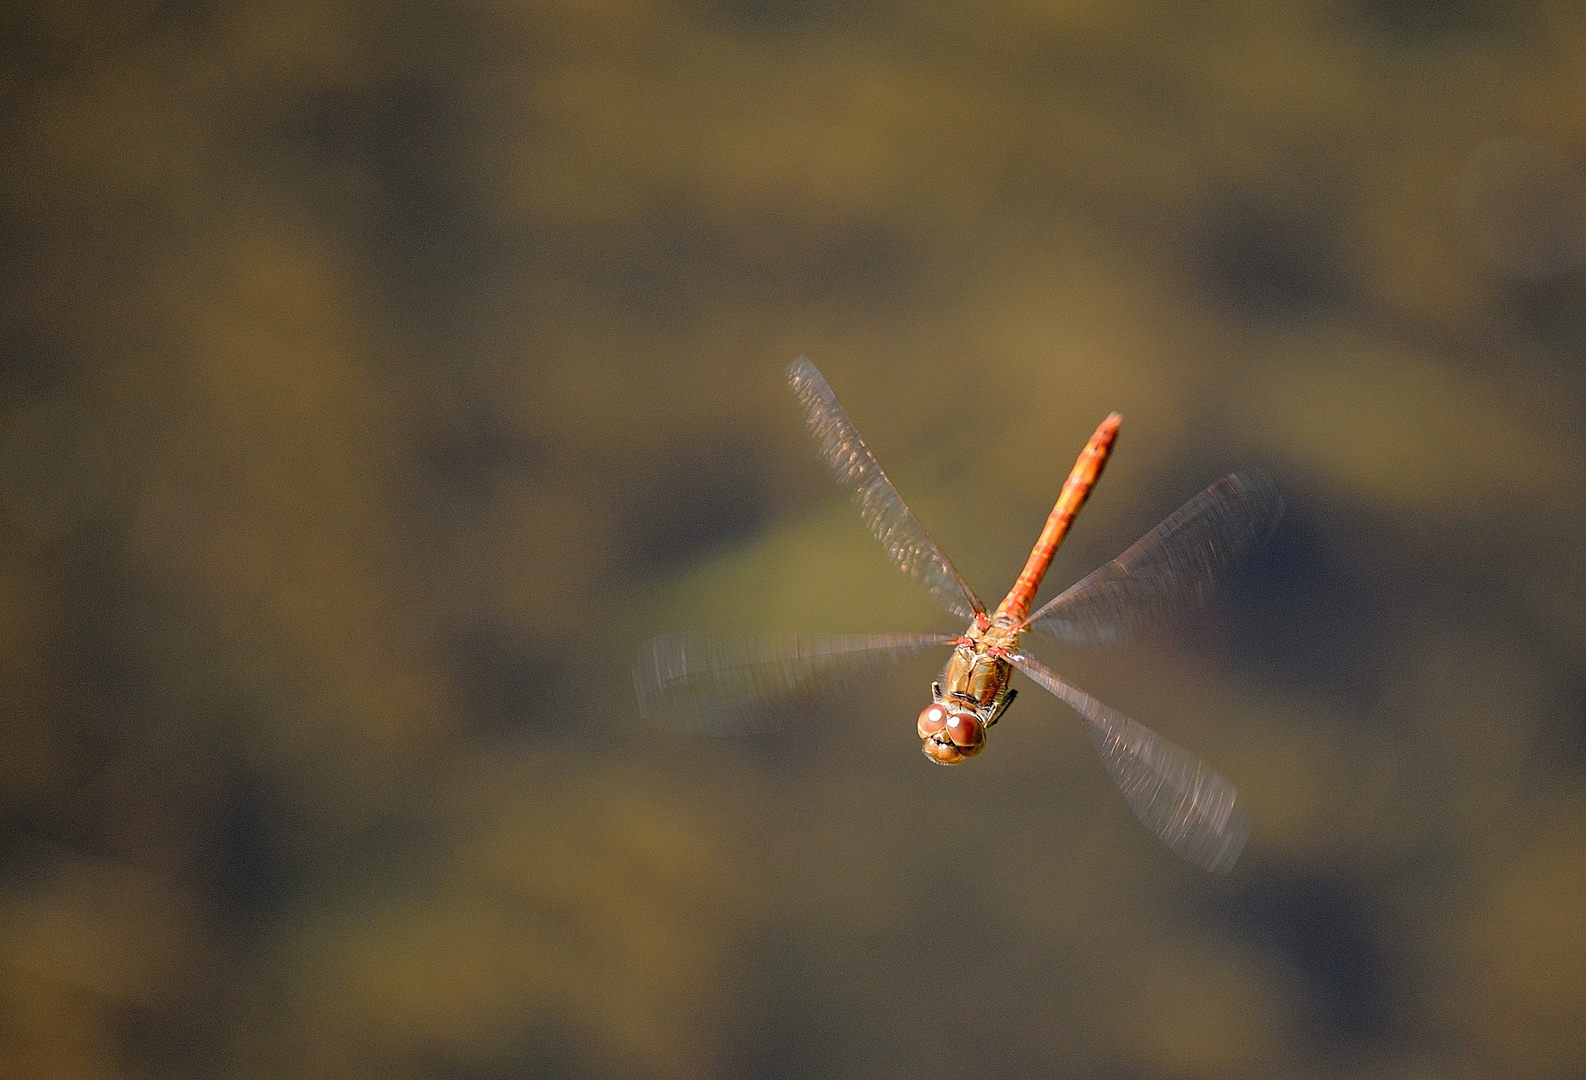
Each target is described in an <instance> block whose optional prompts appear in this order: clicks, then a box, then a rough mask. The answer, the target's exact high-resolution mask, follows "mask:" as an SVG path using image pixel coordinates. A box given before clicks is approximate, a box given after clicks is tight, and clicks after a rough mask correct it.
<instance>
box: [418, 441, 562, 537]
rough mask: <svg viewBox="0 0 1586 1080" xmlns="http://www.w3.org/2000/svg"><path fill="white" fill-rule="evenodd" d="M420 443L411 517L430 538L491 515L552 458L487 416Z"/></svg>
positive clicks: (537, 444)
mask: <svg viewBox="0 0 1586 1080" xmlns="http://www.w3.org/2000/svg"><path fill="white" fill-rule="evenodd" d="M416 443H417V445H416V448H415V457H416V459H417V460H416V462H415V464H416V466H417V468H416V469H415V470H414V473H413V474H412V482H411V486H410V487H409V489H408V503H407V505H408V512H409V514H410V516H411V518H412V520H413V522H414V524H415V525H416V526H417V527H418V528H419V529H420V530H421V531H423V532H425V533H431V534H441V535H444V534H446V533H448V532H449V531H450V529H451V527H452V526H453V525H455V524H456V523H457V522H458V521H460V520H467V519H470V518H473V517H476V516H477V515H479V514H481V513H483V512H486V511H488V510H490V509H491V508H492V507H493V506H494V505H495V504H496V501H497V500H498V499H499V498H500V497H501V494H502V491H503V490H504V489H505V488H506V487H507V486H508V485H509V484H511V483H512V482H513V481H514V480H525V479H528V478H531V477H533V476H534V475H536V474H537V473H538V472H539V470H540V468H541V467H542V466H543V465H544V464H545V461H546V458H547V455H546V452H545V448H544V447H543V446H542V445H541V444H540V443H538V442H536V441H535V440H533V439H531V438H529V437H528V436H526V435H524V434H523V433H522V432H520V431H517V430H516V429H514V428H512V427H509V426H507V425H505V424H503V423H501V422H499V421H497V420H496V419H494V418H492V417H489V416H487V415H484V414H482V413H473V414H470V415H469V416H467V417H466V418H464V419H463V420H461V421H459V422H457V423H455V424H450V425H447V426H443V427H438V428H433V429H430V430H428V431H425V432H422V433H420V434H419V435H418V436H417V437H416Z"/></svg>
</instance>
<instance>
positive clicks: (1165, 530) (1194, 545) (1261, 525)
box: [1025, 473, 1283, 645]
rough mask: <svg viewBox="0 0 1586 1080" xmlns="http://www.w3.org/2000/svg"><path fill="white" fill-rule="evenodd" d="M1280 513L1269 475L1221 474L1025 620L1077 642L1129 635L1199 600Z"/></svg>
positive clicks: (1093, 642) (1268, 529) (1263, 535)
mask: <svg viewBox="0 0 1586 1080" xmlns="http://www.w3.org/2000/svg"><path fill="white" fill-rule="evenodd" d="M1282 515H1283V499H1282V498H1281V497H1280V496H1279V495H1278V492H1277V488H1276V487H1274V486H1273V484H1272V480H1271V479H1270V478H1269V477H1267V476H1266V475H1264V474H1262V473H1233V474H1231V475H1229V476H1225V477H1223V478H1222V479H1221V480H1219V481H1217V482H1216V483H1215V484H1213V485H1212V486H1211V487H1209V488H1207V489H1206V490H1205V491H1203V492H1201V493H1200V494H1199V495H1197V496H1195V497H1194V498H1193V499H1191V500H1190V501H1189V502H1187V503H1185V504H1184V505H1183V506H1181V507H1179V508H1178V510H1177V511H1175V512H1174V513H1173V515H1172V516H1171V517H1169V518H1168V519H1167V520H1166V521H1164V522H1162V524H1160V525H1158V526H1157V527H1156V528H1154V529H1152V530H1151V531H1150V532H1148V533H1146V534H1145V536H1143V537H1141V538H1140V540H1139V541H1138V542H1137V543H1135V545H1134V546H1133V547H1131V548H1130V549H1129V550H1128V551H1125V552H1124V553H1123V554H1122V555H1119V556H1118V557H1117V558H1116V559H1114V560H1113V561H1112V562H1110V563H1108V564H1107V565H1106V566H1103V567H1102V568H1101V569H1099V570H1097V571H1096V572H1095V573H1093V574H1091V575H1090V576H1089V577H1087V578H1085V579H1084V580H1082V581H1080V582H1078V583H1076V584H1075V585H1073V586H1072V587H1071V588H1069V589H1068V590H1067V591H1066V592H1064V593H1062V594H1061V595H1059V596H1057V597H1055V598H1054V599H1053V600H1052V601H1051V602H1050V603H1048V604H1046V605H1045V606H1044V607H1042V608H1041V609H1040V610H1038V611H1037V612H1036V613H1035V614H1034V615H1031V616H1030V617H1029V619H1027V620H1026V622H1025V625H1027V626H1030V627H1033V628H1034V629H1036V630H1042V631H1045V632H1046V633H1048V634H1051V635H1052V636H1053V637H1056V638H1058V639H1060V640H1062V641H1066V642H1069V643H1071V644H1076V645H1096V644H1104V643H1106V642H1111V641H1117V640H1119V639H1122V638H1126V637H1129V636H1130V635H1132V634H1133V633H1134V632H1135V631H1136V630H1137V629H1139V628H1140V627H1142V626H1146V625H1151V624H1155V623H1159V622H1162V621H1165V620H1167V619H1169V618H1171V617H1172V616H1173V615H1176V614H1178V613H1179V612H1181V611H1183V610H1185V609H1188V608H1191V607H1194V606H1196V605H1197V604H1199V603H1201V602H1202V601H1203V600H1205V598H1206V595H1207V594H1208V593H1209V592H1210V591H1211V590H1212V588H1213V587H1214V586H1215V585H1216V584H1217V583H1218V582H1219V581H1220V580H1221V579H1222V578H1223V577H1224V576H1226V575H1227V574H1228V573H1229V572H1230V571H1231V570H1233V569H1234V568H1235V567H1236V566H1238V565H1239V563H1240V562H1242V561H1243V560H1244V558H1245V556H1246V555H1248V554H1249V553H1250V551H1251V550H1253V549H1254V548H1255V547H1256V545H1258V544H1259V543H1261V541H1263V540H1265V539H1266V538H1267V537H1268V536H1270V535H1271V534H1272V530H1273V528H1274V527H1275V526H1276V525H1277V523H1278V518H1280V517H1281V516H1282Z"/></svg>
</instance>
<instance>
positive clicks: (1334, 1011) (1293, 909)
mask: <svg viewBox="0 0 1586 1080" xmlns="http://www.w3.org/2000/svg"><path fill="white" fill-rule="evenodd" d="M1228 917H1229V922H1230V929H1231V930H1232V931H1233V932H1234V933H1235V934H1238V935H1240V936H1243V937H1245V938H1248V939H1250V940H1252V941H1254V942H1257V943H1258V944H1260V945H1263V946H1265V947H1266V948H1269V949H1271V950H1273V951H1274V952H1276V953H1278V954H1279V955H1281V956H1282V957H1283V958H1284V959H1285V960H1287V961H1288V962H1289V963H1290V964H1291V965H1293V967H1294V968H1295V970H1296V971H1298V973H1299V974H1300V976H1301V977H1302V979H1303V981H1304V986H1305V992H1306V998H1307V1003H1308V1006H1309V1008H1308V1009H1307V1010H1306V1013H1305V1016H1306V1018H1307V1019H1308V1021H1309V1023H1308V1025H1307V1026H1308V1027H1309V1028H1310V1030H1311V1034H1312V1036H1313V1037H1314V1038H1316V1039H1317V1040H1319V1041H1320V1042H1322V1043H1325V1044H1329V1045H1332V1046H1335V1047H1338V1048H1350V1047H1359V1046H1364V1045H1369V1044H1372V1043H1377V1042H1380V1041H1381V1040H1382V1039H1383V1038H1385V1037H1386V1036H1388V1035H1389V1034H1390V1033H1391V1032H1392V1030H1393V1027H1394V1024H1395V1021H1396V1016H1397V1002H1396V1001H1395V1000H1394V993H1393V987H1392V982H1391V979H1390V972H1391V970H1392V960H1391V957H1390V956H1389V953H1388V947H1387V941H1388V939H1389V934H1388V932H1387V931H1386V930H1385V929H1384V928H1383V927H1382V926H1380V925H1379V924H1378V922H1377V919H1376V916H1375V914H1374V912H1373V911H1372V904H1371V902H1370V899H1369V897H1368V894H1367V892H1366V890H1365V889H1364V888H1363V887H1362V886H1361V885H1360V884H1359V883H1357V882H1355V881H1352V880H1350V879H1348V878H1345V877H1336V876H1322V875H1307V874H1304V873H1301V872H1287V871H1283V870H1278V869H1274V868H1265V869H1255V870H1254V872H1253V873H1252V875H1251V878H1250V880H1249V882H1248V884H1246V885H1245V887H1244V888H1243V889H1242V890H1240V892H1239V894H1238V895H1237V896H1236V897H1235V898H1234V900H1233V901H1232V903H1231V906H1230V908H1229V912H1228Z"/></svg>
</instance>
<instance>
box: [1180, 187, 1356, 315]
mask: <svg viewBox="0 0 1586 1080" xmlns="http://www.w3.org/2000/svg"><path fill="white" fill-rule="evenodd" d="M1197 247H1198V249H1199V257H1198V262H1199V263H1200V268H1201V269H1200V276H1201V277H1202V279H1203V281H1204V282H1205V284H1206V287H1207V290H1208V291H1209V292H1211V293H1212V294H1213V295H1214V296H1216V297H1217V298H1218V299H1220V300H1221V301H1222V302H1223V303H1225V304H1226V305H1227V306H1228V307H1230V308H1232V309H1233V310H1234V311H1235V312H1237V313H1238V314H1240V315H1242V316H1244V317H1246V318H1251V319H1270V318H1280V317H1283V316H1289V315H1296V314H1303V313H1305V312H1308V311H1313V310H1315V309H1318V308H1323V307H1328V306H1332V305H1336V304H1338V303H1339V302H1341V300H1342V299H1343V293H1344V289H1343V282H1342V280H1341V275H1340V273H1339V270H1338V259H1337V251H1338V239H1337V229H1336V227H1335V226H1334V224H1333V222H1332V221H1331V220H1330V219H1329V218H1328V216H1327V215H1326V214H1325V213H1324V211H1323V208H1322V207H1321V206H1320V205H1318V204H1317V203H1316V202H1314V201H1313V202H1312V203H1311V204H1310V205H1308V206H1307V207H1306V208H1305V209H1304V210H1299V209H1297V208H1295V207H1281V206H1276V205H1271V204H1263V203H1259V202H1256V201H1254V200H1250V199H1245V198H1237V197H1236V198H1232V199H1229V200H1226V201H1224V202H1223V203H1222V204H1221V205H1219V206H1217V207H1216V208H1215V209H1214V210H1213V211H1212V212H1211V213H1210V214H1209V215H1208V217H1207V220H1206V223H1205V225H1204V227H1203V229H1202V231H1201V236H1200V239H1199V241H1198V243H1197Z"/></svg>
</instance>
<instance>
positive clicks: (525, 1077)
mask: <svg viewBox="0 0 1586 1080" xmlns="http://www.w3.org/2000/svg"><path fill="white" fill-rule="evenodd" d="M430 1056H431V1057H438V1056H439V1055H430ZM506 1056H507V1057H508V1058H509V1060H508V1061H506V1062H505V1063H502V1064H496V1065H490V1066H477V1065H469V1064H463V1063H456V1062H452V1063H448V1062H444V1061H433V1062H432V1063H431V1064H430V1065H429V1067H428V1068H427V1069H425V1075H427V1076H430V1077H433V1078H434V1080H604V1078H606V1077H617V1076H623V1077H626V1076H630V1075H632V1074H630V1073H626V1072H614V1071H612V1070H610V1069H608V1068H605V1067H603V1066H601V1065H600V1064H598V1063H597V1061H596V1058H595V1054H594V1052H593V1050H592V1048H591V1046H590V1044H589V1040H588V1039H587V1038H584V1037H581V1036H580V1035H578V1034H577V1033H576V1032H574V1031H572V1030H571V1029H569V1028H567V1027H566V1026H563V1025H558V1024H538V1025H536V1026H535V1027H534V1028H532V1029H531V1030H529V1031H527V1032H525V1033H524V1034H523V1035H522V1036H520V1037H519V1038H518V1039H517V1040H516V1045H515V1046H514V1047H513V1048H512V1049H511V1050H510V1051H509V1052H508V1053H507V1055H506Z"/></svg>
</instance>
